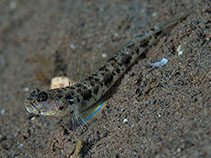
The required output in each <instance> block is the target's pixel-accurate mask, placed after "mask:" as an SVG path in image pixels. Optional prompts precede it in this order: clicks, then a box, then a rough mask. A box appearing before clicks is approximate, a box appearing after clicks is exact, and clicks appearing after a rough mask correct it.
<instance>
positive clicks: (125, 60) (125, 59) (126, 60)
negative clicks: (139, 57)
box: [122, 55, 132, 65]
mask: <svg viewBox="0 0 211 158" xmlns="http://www.w3.org/2000/svg"><path fill="white" fill-rule="evenodd" d="M131 59H132V57H131V56H130V55H124V56H123V57H122V63H123V64H124V65H128V64H130V61H131Z"/></svg>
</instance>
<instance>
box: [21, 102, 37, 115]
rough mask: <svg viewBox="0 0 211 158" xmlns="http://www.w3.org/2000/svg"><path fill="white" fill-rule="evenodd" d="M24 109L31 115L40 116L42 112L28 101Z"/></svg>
mask: <svg viewBox="0 0 211 158" xmlns="http://www.w3.org/2000/svg"><path fill="white" fill-rule="evenodd" d="M24 107H25V109H26V111H27V112H29V113H33V114H36V115H38V114H40V111H39V110H38V109H37V108H36V106H35V105H34V104H33V103H32V102H28V101H26V102H25V103H24Z"/></svg>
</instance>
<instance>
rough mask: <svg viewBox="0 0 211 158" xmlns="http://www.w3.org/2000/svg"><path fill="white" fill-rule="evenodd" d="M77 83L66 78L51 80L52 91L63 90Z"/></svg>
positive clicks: (60, 77) (59, 77) (58, 77)
mask: <svg viewBox="0 0 211 158" xmlns="http://www.w3.org/2000/svg"><path fill="white" fill-rule="evenodd" d="M75 83H76V82H74V81H72V80H70V79H69V78H68V77H65V76H57V77H54V78H52V79H51V89H55V88H62V87H66V86H70V85H73V84H75Z"/></svg>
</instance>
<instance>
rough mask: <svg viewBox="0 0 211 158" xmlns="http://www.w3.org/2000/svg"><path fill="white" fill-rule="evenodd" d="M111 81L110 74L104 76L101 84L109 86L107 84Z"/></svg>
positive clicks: (111, 76)
mask: <svg viewBox="0 0 211 158" xmlns="http://www.w3.org/2000/svg"><path fill="white" fill-rule="evenodd" d="M112 80H113V75H112V74H111V73H110V74H106V76H105V77H104V79H103V83H104V84H105V85H106V86H109V84H110V83H111V81H112Z"/></svg>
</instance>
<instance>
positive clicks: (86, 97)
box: [82, 90, 92, 100]
mask: <svg viewBox="0 0 211 158" xmlns="http://www.w3.org/2000/svg"><path fill="white" fill-rule="evenodd" d="M82 96H83V99H84V100H89V99H91V97H92V91H91V90H86V91H84V92H83V93H82Z"/></svg>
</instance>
